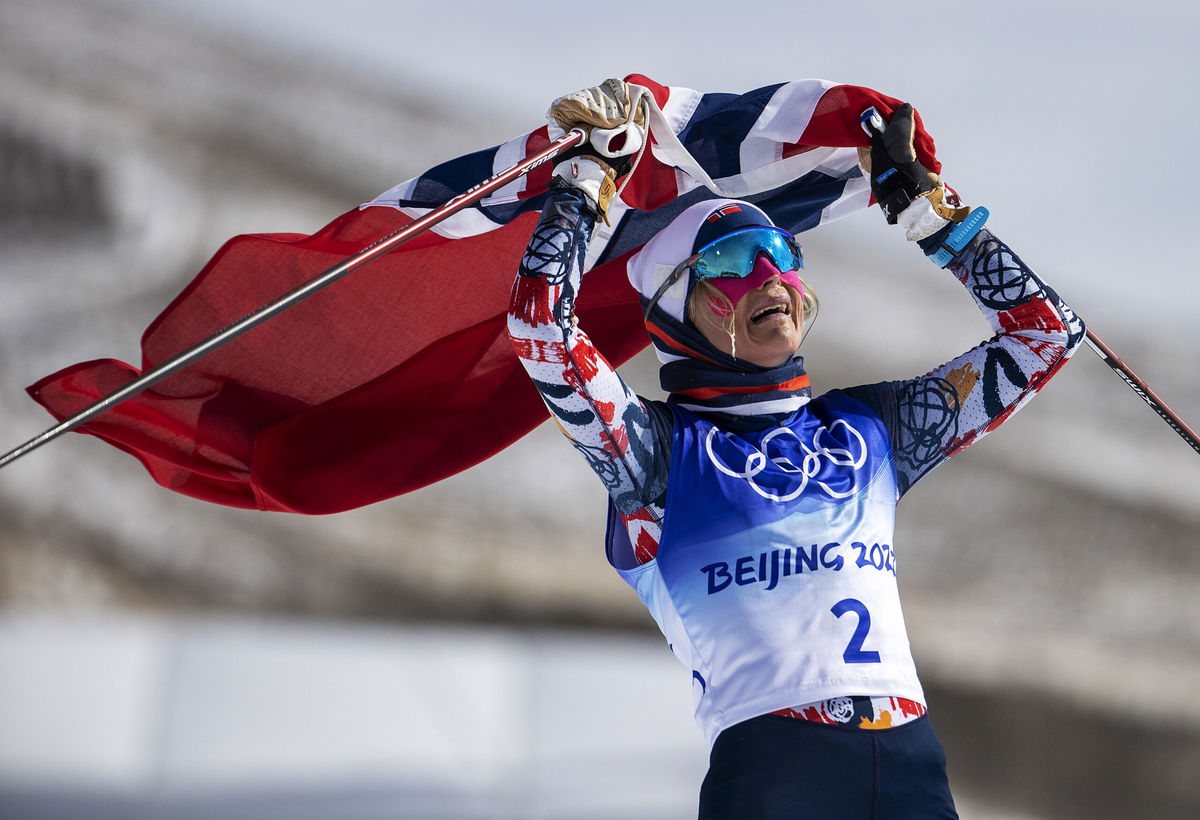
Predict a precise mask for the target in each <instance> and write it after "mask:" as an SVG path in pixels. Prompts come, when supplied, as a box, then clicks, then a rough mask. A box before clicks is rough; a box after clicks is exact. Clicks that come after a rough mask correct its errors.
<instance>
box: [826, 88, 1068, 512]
mask: <svg viewBox="0 0 1200 820" xmlns="http://www.w3.org/2000/svg"><path fill="white" fill-rule="evenodd" d="M908 111H911V107H909V108H908ZM906 116H909V114H908V113H907V112H906V111H903V110H897V112H896V114H895V115H894V116H893V120H892V122H891V123H889V124H888V126H887V129H886V131H884V132H883V134H877V135H876V137H875V139H873V148H872V151H871V159H870V162H869V163H865V164H868V165H869V166H871V167H870V169H869V170H870V172H871V174H872V187H873V189H875V195H876V198H877V199H878V200H879V202H880V204H881V205H882V206H883V208H884V213H885V214H886V215H887V217H888V221H889V222H899V223H900V224H901V225H903V226H904V227H905V229H906V231H907V236H908V238H909V239H911V240H915V241H918V242H919V243H920V244H921V247H922V248H923V249H924V250H925V252H926V255H928V256H930V258H932V259H934V261H936V262H938V263H939V264H946V263H947V260H949V263H948V265H947V266H948V268H949V270H950V271H952V272H953V273H954V274H955V275H956V276H957V277H958V280H959V281H960V282H961V283H962V284H963V285H964V286H965V287H966V288H967V292H968V293H970V294H971V296H972V297H973V298H974V300H975V303H976V305H977V306H978V307H979V310H980V311H981V312H982V313H983V315H984V318H985V319H986V320H987V322H988V324H989V325H991V327H992V330H993V332H994V335H993V336H992V337H991V338H990V339H987V340H985V341H983V342H982V343H980V344H979V345H978V346H976V347H974V348H972V349H971V350H968V351H967V352H966V353H963V354H962V355H961V356H957V357H956V358H954V359H952V360H950V361H949V362H946V363H945V364H943V365H942V366H940V367H938V368H935V369H933V370H931V371H930V372H928V373H926V374H925V375H923V376H920V377H918V378H915V379H908V380H905V381H896V382H884V383H881V384H876V385H865V386H862V387H857V388H851V389H850V390H847V391H846V392H848V393H850V394H851V395H853V396H855V397H857V398H859V399H861V400H863V401H864V402H866V403H867V404H868V405H870V406H871V407H872V408H873V409H874V410H875V411H876V413H878V414H879V416H880V417H881V418H882V419H883V420H884V423H885V424H886V425H887V428H888V430H889V433H890V434H891V438H892V448H893V451H894V453H895V457H896V473H897V482H898V492H899V493H900V494H901V495H903V494H904V492H906V491H907V490H908V488H909V487H911V486H912V485H913V484H914V483H915V482H916V481H917V480H918V479H919V478H921V477H922V476H924V475H925V474H926V473H928V472H929V471H930V470H932V469H933V468H934V467H936V466H937V465H939V464H941V463H942V462H944V461H946V460H947V459H949V458H950V457H951V456H953V455H955V454H956V453H959V452H961V451H962V450H963V449H964V448H965V447H967V446H968V445H970V444H973V443H974V442H976V441H978V440H979V439H981V438H983V437H984V436H985V435H987V434H988V433H990V432H991V431H992V430H995V429H996V428H997V427H998V426H1000V424H1002V423H1003V422H1004V421H1005V420H1006V419H1008V418H1009V417H1010V416H1011V415H1012V414H1013V413H1015V412H1016V411H1017V410H1018V409H1020V408H1021V407H1022V406H1023V405H1024V404H1025V403H1026V402H1027V401H1029V399H1031V398H1033V396H1034V395H1035V394H1036V393H1037V391H1038V390H1040V389H1041V388H1042V386H1043V385H1044V384H1045V383H1046V382H1047V381H1048V380H1049V379H1050V377H1051V376H1053V375H1054V374H1055V373H1056V372H1058V370H1059V368H1061V367H1062V365H1063V364H1064V363H1065V362H1066V360H1067V359H1068V358H1070V356H1071V355H1072V354H1073V353H1074V352H1075V350H1076V349H1077V347H1078V345H1079V343H1080V341H1082V339H1083V335H1084V326H1083V322H1082V321H1081V320H1080V319H1079V318H1078V317H1077V316H1076V315H1075V313H1074V312H1073V311H1072V310H1071V309H1070V308H1069V307H1068V306H1067V305H1066V304H1064V303H1063V301H1062V300H1061V299H1060V298H1059V297H1058V294H1056V293H1055V292H1054V291H1053V290H1052V289H1051V288H1050V287H1049V286H1048V285H1046V283H1045V282H1043V281H1042V280H1041V279H1040V278H1039V277H1038V276H1037V274H1035V273H1034V272H1033V271H1032V270H1031V269H1030V268H1029V267H1028V266H1027V265H1026V264H1025V263H1024V262H1023V261H1021V259H1020V258H1019V257H1018V256H1017V255H1016V254H1015V253H1013V251H1012V249H1011V248H1009V247H1008V246H1007V245H1005V244H1004V243H1003V242H1002V241H1000V240H999V239H998V238H997V237H996V236H995V235H994V234H992V233H991V232H990V231H988V230H978V231H976V230H975V229H974V228H973V227H969V226H971V225H972V224H973V222H974V221H975V219H974V218H973V217H978V216H980V215H981V213H982V212H981V213H973V214H972V216H970V217H969V216H967V210H968V209H965V208H962V207H960V203H959V202H958V201H957V196H956V195H955V194H954V193H953V192H952V191H949V189H947V188H945V186H944V185H942V184H941V181H940V180H939V179H937V177H935V176H933V175H928V174H927V173H925V169H923V168H922V167H921V166H920V165H919V164H916V163H915V160H914V159H913V158H912V157H911V155H906V152H905V151H904V142H905V133H906V129H907V130H908V133H911V129H910V128H909V126H907V125H906V124H905V123H904V122H903V119H904V118H905V117H906ZM895 126H899V127H898V128H896V127H895ZM889 132H890V133H889ZM889 137H890V140H889V139H888V138H889ZM889 142H890V145H889ZM897 146H898V148H897ZM897 155H899V159H898V161H893V162H890V163H889V159H891V160H896V157H897ZM914 166H915V167H914ZM889 168H891V169H894V170H893V171H892V172H890V173H889ZM881 176H883V177H885V180H884V183H883V184H878V183H877V182H876V181H877V180H878V179H879V178H880V177H881ZM889 180H890V181H891V182H892V183H893V185H891V186H888V185H887V182H888V181H889ZM906 182H912V184H911V185H908V186H907V188H905V184H906ZM895 183H899V184H898V185H897V184H895ZM955 220H958V221H955ZM950 237H953V240H951V239H950Z"/></svg>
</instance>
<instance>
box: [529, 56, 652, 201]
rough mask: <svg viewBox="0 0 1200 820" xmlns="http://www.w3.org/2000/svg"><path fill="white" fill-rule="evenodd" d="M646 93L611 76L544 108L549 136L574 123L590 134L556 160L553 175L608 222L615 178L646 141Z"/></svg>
mask: <svg viewBox="0 0 1200 820" xmlns="http://www.w3.org/2000/svg"><path fill="white" fill-rule="evenodd" d="M645 94H646V91H645V89H643V88H640V87H634V86H630V85H629V84H628V83H626V82H624V81H623V80H618V79H609V80H605V81H604V82H603V83H601V84H600V85H597V86H593V87H592V88H585V89H583V90H581V91H576V92H575V93H573V94H567V95H565V96H562V97H559V98H558V99H556V100H555V101H554V102H553V103H551V104H550V110H549V111H547V112H546V119H547V121H548V123H549V131H550V139H552V140H554V139H558V138H559V137H562V136H563V135H565V134H566V133H567V132H568V131H570V130H571V129H574V128H578V129H579V130H581V131H583V132H584V134H586V135H587V139H586V141H585V142H584V143H583V145H582V146H581V147H578V148H576V149H575V150H573V151H571V152H569V153H568V154H567V156H566V158H564V159H563V160H561V161H560V162H559V163H558V164H557V165H555V166H554V179H556V180H561V181H562V183H565V184H568V185H571V186H573V187H575V188H578V189H579V190H581V191H583V193H584V194H585V195H586V196H587V197H588V199H589V200H591V202H592V204H593V206H595V209H596V212H597V213H598V214H600V216H601V217H603V218H604V221H605V222H606V223H607V222H608V216H607V212H608V205H609V203H610V202H611V201H612V198H613V196H614V195H615V194H616V191H617V186H616V180H617V178H618V177H621V176H624V175H625V174H626V173H628V172H629V169H630V166H631V165H632V163H633V157H634V155H635V154H637V153H638V152H639V151H640V150H641V149H642V147H643V146H644V145H645V144H646V104H645V101H644V96H645Z"/></svg>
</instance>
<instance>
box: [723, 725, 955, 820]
mask: <svg viewBox="0 0 1200 820" xmlns="http://www.w3.org/2000/svg"><path fill="white" fill-rule="evenodd" d="M800 818H803V820H957V818H958V813H957V812H956V811H955V810H954V799H953V798H952V797H951V796H950V784H949V782H948V781H947V779H946V753H945V750H944V749H943V748H942V743H941V741H940V740H938V736H937V733H936V732H934V730H933V725H932V724H931V723H930V722H929V718H928V716H924V717H921V718H918V719H917V720H914V721H912V722H911V723H906V724H904V725H903V726H897V727H896V728H894V729H877V730H870V731H863V730H861V729H852V728H849V727H845V726H831V725H829V724H824V723H814V722H811V721H807V720H797V719H795V718H787V717H780V716H778V715H762V716H760V717H756V718H752V719H751V720H747V721H745V722H743V723H739V724H737V725H736V726H731V727H730V728H728V729H726V730H725V731H723V732H722V733H721V734H720V735H718V737H717V741H716V743H715V744H714V745H713V749H712V754H711V755H710V757H709V768H708V774H707V775H706V776H705V778H704V784H703V785H702V786H701V787H700V820H800Z"/></svg>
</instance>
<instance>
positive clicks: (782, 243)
mask: <svg viewBox="0 0 1200 820" xmlns="http://www.w3.org/2000/svg"><path fill="white" fill-rule="evenodd" d="M764 255H765V256H766V257H767V259H769V260H770V262H771V264H770V265H764V264H761V261H760V260H762V257H763V256H764ZM803 268H804V254H803V253H802V251H801V249H800V243H798V242H797V241H796V238H795V237H794V236H792V235H791V234H790V233H788V232H787V231H784V230H781V229H779V228H769V227H766V226H757V227H751V228H740V229H738V230H736V231H733V232H731V233H727V234H725V235H724V236H719V237H717V238H716V239H714V240H713V241H712V242H709V243H708V244H707V245H704V246H703V247H701V248H700V250H698V251H696V253H694V254H692V255H691V256H689V257H688V258H687V259H685V260H683V261H682V262H680V263H679V264H678V265H676V266H675V269H674V270H672V271H671V273H670V274H669V275H668V276H667V278H666V280H665V281H664V282H663V283H662V285H661V286H659V288H658V290H657V291H656V292H655V294H654V296H653V297H652V298H651V299H650V302H649V304H648V305H647V307H646V316H647V317H649V316H650V309H651V308H653V307H654V305H655V304H657V303H658V300H659V299H660V298H661V297H662V295H663V294H664V293H666V292H667V291H668V290H669V289H670V288H671V286H673V285H674V284H675V283H676V282H678V281H679V279H680V278H681V277H682V276H683V274H684V273H686V272H689V271H690V272H691V274H692V277H693V278H694V279H696V280H697V281H706V282H708V283H709V284H710V285H712V286H713V287H715V288H716V289H717V290H719V291H720V292H721V293H723V294H724V295H725V297H726V298H728V299H729V301H730V302H731V303H732V304H734V305H736V304H737V303H738V301H739V300H740V299H741V298H742V297H743V296H745V295H746V294H747V293H749V292H750V291H752V290H754V289H755V288H758V287H761V286H762V285H763V283H764V282H766V281H767V279H769V278H770V277H771V276H772V275H774V274H778V275H779V278H780V281H782V282H784V283H786V284H788V285H791V286H792V287H794V288H796V290H798V291H800V293H801V294H803V293H804V283H803V282H801V281H800V274H799V273H797V271H798V270H802V269H803ZM711 307H712V310H713V312H714V313H717V315H720V316H725V315H728V313H729V311H728V310H727V309H724V308H720V307H719V306H718V305H716V304H713V305H711Z"/></svg>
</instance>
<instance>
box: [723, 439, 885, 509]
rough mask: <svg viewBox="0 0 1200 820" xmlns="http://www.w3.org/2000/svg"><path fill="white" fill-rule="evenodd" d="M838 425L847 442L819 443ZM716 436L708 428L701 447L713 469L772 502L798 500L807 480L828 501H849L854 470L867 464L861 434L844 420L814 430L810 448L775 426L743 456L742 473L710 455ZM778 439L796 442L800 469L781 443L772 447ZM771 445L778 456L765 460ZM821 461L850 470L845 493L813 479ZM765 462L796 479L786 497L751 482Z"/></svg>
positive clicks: (855, 484)
mask: <svg viewBox="0 0 1200 820" xmlns="http://www.w3.org/2000/svg"><path fill="white" fill-rule="evenodd" d="M838 425H842V426H843V427H845V428H846V432H847V433H848V434H849V440H848V441H847V442H846V446H841V444H840V442H832V443H835V444H838V446H826V445H825V444H824V443H822V440H823V439H824V438H825V437H826V436H831V435H832V431H833V430H836V429H837V427H838ZM716 435H717V428H716V427H710V428H709V430H708V436H707V437H706V438H705V440H704V448H705V450H706V451H707V452H708V457H709V460H711V461H712V463H713V466H714V467H716V468H717V469H718V470H720V471H721V472H722V473H724V474H725V475H727V476H730V477H731V478H741V479H744V480H745V481H746V483H747V484H749V485H750V487H751V488H752V489H753V490H754V492H756V493H758V494H759V495H761V496H762V497H763V498H766V499H769V500H771V501H791V500H792V499H794V498H797V497H798V496H800V494H801V493H803V492H804V491H805V490H806V489H807V488H808V485H809V482H810V481H811V482H812V483H813V484H816V485H817V486H818V487H820V488H821V489H822V490H824V491H825V493H826V494H828V495H829V496H830V497H831V498H849V497H850V496H852V495H854V494H855V493H857V492H858V481H857V477H858V476H857V471H858V469H859V468H860V467H862V466H863V464H865V463H866V461H867V442H866V440H865V439H863V437H862V434H860V433H859V432H858V431H857V430H855V429H854V427H853V426H851V425H850V424H849V423H847V422H846V421H845V419H838V420H837V421H835V422H834V423H833V424H832V425H830V426H829V427H828V428H826V427H818V428H817V431H816V432H815V433H814V434H813V441H812V446H811V447H810V446H809V445H807V444H805V443H804V441H803V440H802V439H801V438H800V436H798V435H796V432H795V431H794V430H792V429H791V428H790V427H778V428H776V429H774V430H772V431H771V432H770V433H768V434H767V435H765V436H764V437H763V440H762V444H761V445H760V449H758V450H755V451H754V452H752V453H750V454H749V455H747V456H746V464H745V467H744V468H743V469H742V470H741V471H738V470H732V469H730V468H729V467H727V466H726V465H725V464H723V463H722V461H721V459H720V458H719V457H718V456H717V454H716V453H715V452H713V439H714V438H715V437H716ZM779 436H791V437H792V438H794V439H795V440H796V442H795V443H796V444H797V445H799V451H800V452H802V453H803V454H804V455H803V458H801V459H800V465H799V466H797V465H796V464H795V463H794V462H793V461H792V460H791V458H789V457H788V455H786V454H785V453H784V452H783V443H782V442H779V443H775V444H774V445H772V443H773V442H774V441H775V439H776V438H778V437H779ZM855 442H857V447H854V446H853V445H854V444H855ZM772 446H773V447H774V449H775V451H776V453H777V454H776V455H774V456H772V457H770V458H768V456H767V453H769V452H771V450H772ZM792 449H793V455H794V454H795V449H796V448H795V447H793V448H792ZM854 451H857V455H855V452H854ZM822 460H824V461H827V462H828V463H829V464H832V465H834V466H836V467H849V468H850V470H851V471H852V472H853V479H854V480H852V481H851V483H850V487H849V489H847V490H845V491H838V490H835V489H834V488H833V487H830V486H829V485H828V484H826V483H825V482H824V481H819V480H817V479H816V476H817V474H818V473H820V472H821V466H822ZM768 462H769V463H771V464H774V465H775V466H776V467H778V468H779V469H780V470H782V471H783V472H785V473H791V474H793V475H795V476H797V477H798V479H797V480H798V482H799V483H798V485H797V486H796V487H795V488H794V489H793V490H792V491H791V492H788V493H786V494H785V495H778V494H776V493H774V492H772V491H771V490H768V489H766V488H764V487H761V486H759V484H758V482H756V481H755V480H754V479H755V477H756V476H757V475H759V474H760V473H761V472H762V471H763V470H765V469H766V467H767V464H768Z"/></svg>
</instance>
